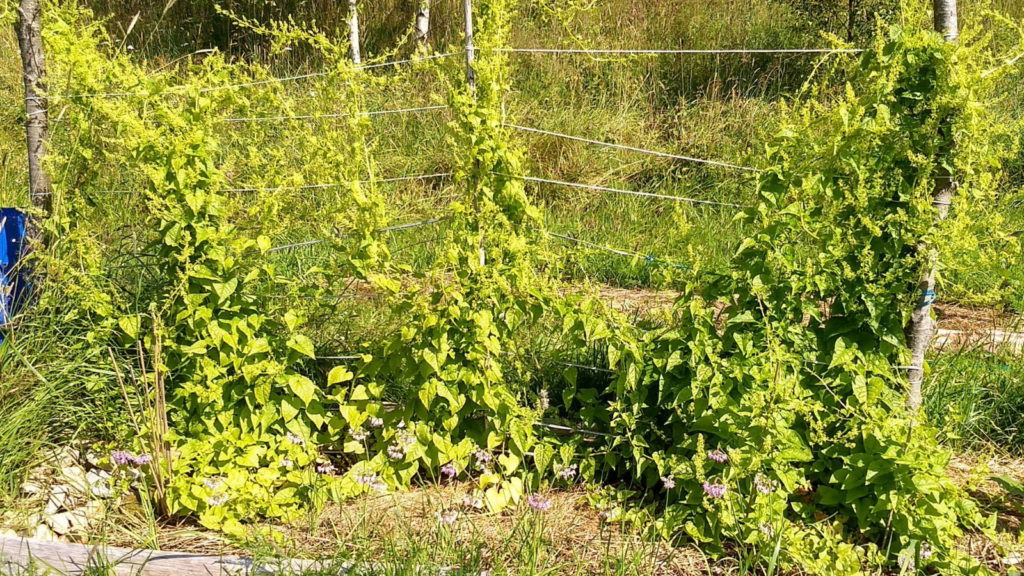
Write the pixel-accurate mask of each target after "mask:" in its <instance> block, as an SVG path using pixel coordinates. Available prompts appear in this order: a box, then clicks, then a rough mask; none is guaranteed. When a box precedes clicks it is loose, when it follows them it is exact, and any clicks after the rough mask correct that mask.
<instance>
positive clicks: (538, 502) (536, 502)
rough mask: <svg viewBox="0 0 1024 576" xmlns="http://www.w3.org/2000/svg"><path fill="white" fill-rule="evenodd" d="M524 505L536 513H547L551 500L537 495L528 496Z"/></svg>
mask: <svg viewBox="0 0 1024 576" xmlns="http://www.w3.org/2000/svg"><path fill="white" fill-rule="evenodd" d="M526 503H527V504H529V505H530V508H533V509H534V510H536V511H537V512H547V511H548V510H549V509H550V508H551V499H550V498H545V497H543V496H541V495H540V494H539V493H533V494H530V496H529V497H528V498H527V499H526Z"/></svg>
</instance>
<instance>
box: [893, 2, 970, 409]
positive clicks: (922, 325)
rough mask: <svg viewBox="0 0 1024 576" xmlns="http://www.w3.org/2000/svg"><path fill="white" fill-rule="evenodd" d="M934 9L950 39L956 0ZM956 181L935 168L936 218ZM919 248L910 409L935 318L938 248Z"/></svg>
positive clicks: (915, 403) (910, 339) (915, 404)
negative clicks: (923, 258)
mask: <svg viewBox="0 0 1024 576" xmlns="http://www.w3.org/2000/svg"><path fill="white" fill-rule="evenodd" d="M933 2H934V3H933V7H934V10H935V30H936V31H937V32H941V33H942V35H943V37H945V39H946V41H948V42H953V41H955V40H956V38H957V36H958V35H959V30H958V28H957V21H956V0H933ZM948 152H949V150H948V148H947V149H945V150H942V151H940V155H945V154H946V153H948ZM956 187H957V186H956V182H954V181H953V178H952V176H951V175H950V174H949V172H948V171H947V170H945V169H944V168H940V169H939V173H938V175H937V176H936V178H935V188H934V192H933V193H932V199H933V200H932V201H933V204H934V206H935V207H936V208H937V209H938V212H939V214H938V219H939V221H942V220H945V219H946V216H947V215H949V206H950V204H951V203H952V201H953V192H954V191H956ZM918 249H919V250H928V260H927V263H926V264H925V271H924V274H923V275H922V278H921V282H920V284H919V285H918V289H919V290H920V291H921V298H920V300H919V302H918V305H917V308H915V309H914V313H913V314H912V315H911V318H910V323H908V324H907V327H906V335H907V346H908V347H909V348H910V354H911V363H910V365H911V368H910V371H909V372H908V374H907V379H908V381H909V384H910V393H909V395H908V398H907V404H908V405H909V406H910V408H911V409H912V410H918V409H920V408H921V405H922V403H923V400H924V399H923V396H922V393H921V384H922V382H923V381H924V362H925V354H926V353H927V352H928V346H929V345H930V344H931V341H932V338H934V337H935V331H936V329H937V328H938V322H936V320H935V316H934V314H933V313H932V306H931V302H932V301H933V300H934V299H935V269H936V268H937V266H938V252H937V251H936V250H935V249H928V248H926V247H925V246H923V245H921V246H919V247H918Z"/></svg>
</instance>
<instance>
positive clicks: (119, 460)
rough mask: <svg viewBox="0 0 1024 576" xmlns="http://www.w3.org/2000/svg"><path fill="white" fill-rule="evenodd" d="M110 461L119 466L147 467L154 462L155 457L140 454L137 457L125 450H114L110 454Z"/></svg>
mask: <svg viewBox="0 0 1024 576" xmlns="http://www.w3.org/2000/svg"><path fill="white" fill-rule="evenodd" d="M110 460H111V461H112V462H113V463H114V464H116V465H118V466H135V467H139V466H145V465H146V464H151V463H152V462H153V457H152V456H150V455H149V454H140V455H139V456H135V455H134V454H132V453H131V452H127V451H125V450H114V451H113V452H111V453H110Z"/></svg>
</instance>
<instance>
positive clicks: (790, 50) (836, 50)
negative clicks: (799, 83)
mask: <svg viewBox="0 0 1024 576" xmlns="http://www.w3.org/2000/svg"><path fill="white" fill-rule="evenodd" d="M494 51H495V52H511V53H521V54H622V55H645V54H649V55H659V54H860V53H861V52H863V51H864V50H863V49H861V48H782V49H777V50H772V49H760V48H734V49H723V50H714V49H708V50H685V49H680V50H671V49H666V50H658V49H628V48H623V49H617V48H608V49H582V48H494Z"/></svg>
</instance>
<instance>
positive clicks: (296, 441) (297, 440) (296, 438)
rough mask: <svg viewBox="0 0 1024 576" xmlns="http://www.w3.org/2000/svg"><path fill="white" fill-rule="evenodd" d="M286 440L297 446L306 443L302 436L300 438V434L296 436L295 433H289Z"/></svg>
mask: <svg viewBox="0 0 1024 576" xmlns="http://www.w3.org/2000/svg"><path fill="white" fill-rule="evenodd" d="M285 438H287V439H288V441H289V442H291V443H292V444H295V445H296V446H302V445H303V444H305V443H306V440H305V439H303V438H302V436H299V435H298V434H295V433H293V432H289V433H288V434H286V435H285Z"/></svg>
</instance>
